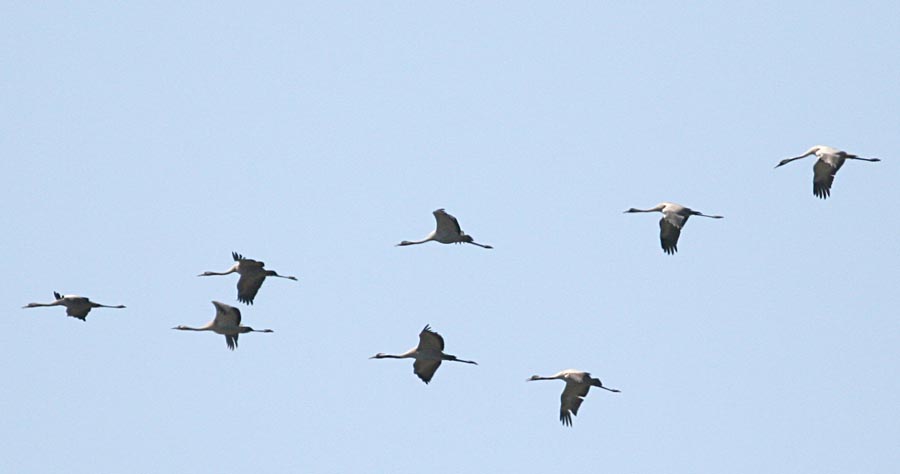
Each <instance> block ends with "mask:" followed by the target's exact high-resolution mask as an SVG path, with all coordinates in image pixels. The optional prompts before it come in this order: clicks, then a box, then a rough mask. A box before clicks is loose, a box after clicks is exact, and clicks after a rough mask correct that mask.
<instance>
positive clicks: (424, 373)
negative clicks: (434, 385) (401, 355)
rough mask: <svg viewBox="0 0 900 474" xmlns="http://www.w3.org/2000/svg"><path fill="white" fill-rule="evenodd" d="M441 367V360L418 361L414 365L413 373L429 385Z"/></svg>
mask: <svg viewBox="0 0 900 474" xmlns="http://www.w3.org/2000/svg"><path fill="white" fill-rule="evenodd" d="M440 366H441V361H440V360H426V359H416V361H415V362H414V363H413V373H415V374H416V375H417V376H419V378H420V379H422V381H423V382H425V383H428V382H431V378H432V377H434V373H435V372H437V369H438V367H440Z"/></svg>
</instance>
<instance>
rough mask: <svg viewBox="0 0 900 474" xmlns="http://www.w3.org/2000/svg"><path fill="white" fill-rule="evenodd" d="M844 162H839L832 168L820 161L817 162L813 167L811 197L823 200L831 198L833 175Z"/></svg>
mask: <svg viewBox="0 0 900 474" xmlns="http://www.w3.org/2000/svg"><path fill="white" fill-rule="evenodd" d="M843 165H844V162H843V161H841V162H840V163H839V164H838V165H837V166H832V165H831V164H829V163H826V162H824V161H822V160H817V161H816V164H815V165H813V195H815V196H816V197H817V198H821V199H825V198H827V197H828V196H831V185H832V183H834V175H835V174H837V172H838V170H839V169H841V166H843Z"/></svg>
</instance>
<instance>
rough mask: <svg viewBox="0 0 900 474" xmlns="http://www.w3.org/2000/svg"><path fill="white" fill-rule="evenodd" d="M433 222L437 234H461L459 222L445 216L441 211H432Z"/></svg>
mask: <svg viewBox="0 0 900 474" xmlns="http://www.w3.org/2000/svg"><path fill="white" fill-rule="evenodd" d="M432 214H434V220H435V221H437V233H438V234H441V233H449V234H457V235H458V234H461V233H462V229H461V228H460V227H459V221H458V220H456V218H455V217H453V216H451V215H450V214H447V213H446V212H445V211H444V210H443V209H438V210H436V211H434V212H433V213H432Z"/></svg>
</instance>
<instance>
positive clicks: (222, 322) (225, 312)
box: [172, 301, 275, 350]
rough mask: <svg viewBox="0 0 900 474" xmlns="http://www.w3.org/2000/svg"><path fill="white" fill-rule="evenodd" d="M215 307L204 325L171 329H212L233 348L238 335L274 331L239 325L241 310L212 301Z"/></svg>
mask: <svg viewBox="0 0 900 474" xmlns="http://www.w3.org/2000/svg"><path fill="white" fill-rule="evenodd" d="M212 304H213V306H215V307H216V317H215V318H213V320H212V321H210V322H209V323H208V324H207V325H206V326H203V327H199V328H192V327H189V326H175V327H174V328H172V329H178V330H179V331H212V332H214V333H216V334H222V335H223V336H225V344H226V345H227V346H228V348H229V349H231V350H234V348H235V347H237V345H238V336H240V335H241V334H246V333H248V332H275V331H273V330H271V329H253V328H251V327H250V326H241V310H239V309H237V308H235V307H234V306H229V305H227V304H225V303H220V302H218V301H213V302H212Z"/></svg>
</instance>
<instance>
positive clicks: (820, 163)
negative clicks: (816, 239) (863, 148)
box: [775, 145, 881, 199]
mask: <svg viewBox="0 0 900 474" xmlns="http://www.w3.org/2000/svg"><path fill="white" fill-rule="evenodd" d="M810 155H816V157H817V158H818V160H816V164H814V165H813V195H814V196H816V197H817V198H820V199H826V198H828V196H831V185H832V184H833V183H834V175H835V174H837V172H838V170H839V169H841V166H844V161H846V160H860V161H872V162H874V161H881V159H880V158H860V157H858V156H856V155H852V154H850V153H847V152H845V151H841V150H838V149H837V148H832V147H830V146H825V145H816V146H814V147H812V148H810V149H809V150H806V153H804V154H802V155H800V156H796V157H794V158H787V159H784V160H781V161H780V162H779V163H778V164H777V165H775V167H776V168H778V167H779V166H782V165H786V164H788V163H790V162H792V161H794V160H799V159H801V158H806V157H807V156H810Z"/></svg>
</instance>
